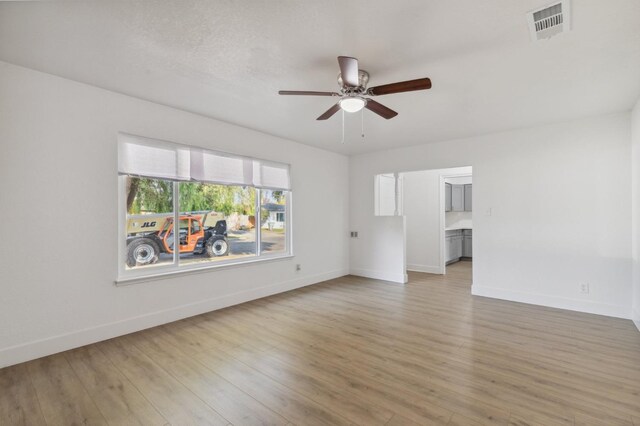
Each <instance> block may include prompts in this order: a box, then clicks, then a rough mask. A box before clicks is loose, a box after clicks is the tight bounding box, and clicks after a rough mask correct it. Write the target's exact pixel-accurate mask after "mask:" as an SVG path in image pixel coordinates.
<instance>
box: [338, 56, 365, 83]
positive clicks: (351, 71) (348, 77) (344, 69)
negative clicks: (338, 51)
mask: <svg viewBox="0 0 640 426" xmlns="http://www.w3.org/2000/svg"><path fill="white" fill-rule="evenodd" d="M338 65H340V74H342V81H343V83H344V85H345V86H348V87H358V86H359V85H360V84H359V82H360V79H359V78H358V60H357V59H356V58H352V57H350V56H338Z"/></svg>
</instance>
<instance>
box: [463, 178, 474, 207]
mask: <svg viewBox="0 0 640 426" xmlns="http://www.w3.org/2000/svg"><path fill="white" fill-rule="evenodd" d="M472 191H473V185H471V184H469V185H465V186H464V211H465V212H470V211H471V203H472V198H473V197H472V196H471V194H472Z"/></svg>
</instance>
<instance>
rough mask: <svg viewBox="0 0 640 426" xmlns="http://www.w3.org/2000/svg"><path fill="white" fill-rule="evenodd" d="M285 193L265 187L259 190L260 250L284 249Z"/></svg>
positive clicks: (264, 251)
mask: <svg viewBox="0 0 640 426" xmlns="http://www.w3.org/2000/svg"><path fill="white" fill-rule="evenodd" d="M286 210H287V203H286V194H285V193H284V191H275V190H269V189H265V190H262V192H261V201H260V218H261V222H262V227H261V238H260V251H261V252H263V253H278V252H284V251H286V240H287V238H286V232H287V229H286V221H285V219H286V215H285V211H286Z"/></svg>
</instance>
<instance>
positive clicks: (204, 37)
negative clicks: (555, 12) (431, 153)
mask: <svg viewBox="0 0 640 426" xmlns="http://www.w3.org/2000/svg"><path fill="white" fill-rule="evenodd" d="M547 3H548V2H547V0H517V1H516V0H511V1H505V0H482V1H478V0H449V1H441V0H440V1H437V0H428V1H427V0H400V1H398V0H395V1H388V0H367V1H364V0H362V1H354V0H351V1H345V0H316V1H311V0H309V1H300V0H284V1H283V0H280V1H269V0H262V1H257V0H254V1H233V0H224V1H223V0H216V1H211V0H210V1H184V0H180V1H178V0H174V1H143V2H140V1H138V2H123V1H101V2H59V1H57V2H2V3H0V59H1V60H4V61H7V62H11V63H15V64H18V65H22V66H26V67H30V68H34V69H36V70H41V71H45V72H49V73H52V74H56V75H60V76H63V77H67V78H70V79H74V80H78V81H81V82H85V83H89V84H93V85H96V86H99V87H103V88H107V89H111V90H115V91H118V92H121V93H125V94H129V95H132V96H137V97H140V98H143V99H148V100H151V101H155V102H159V103H162V104H166V105H171V106H174V107H178V108H182V109H185V110H188V111H193V112H196V113H200V114H204V115H207V116H210V117H214V118H218V119H221V120H225V121H228V122H232V123H236V124H239V125H242V126H245V127H250V128H254V129H258V130H262V131H265V132H267V133H271V134H275V135H278V136H283V137H286V138H290V139H293V140H296V141H299V142H302V143H305V144H310V145H315V146H319V147H322V148H325V149H330V150H334V151H338V152H343V153H349V154H351V153H361V152H367V151H373V150H379V149H384V148H390V147H397V146H406V145H414V144H421V143H425V142H434V141H442V140H448V139H453V138H458V137H464V136H471V135H477V134H485V133H490V132H496V131H501V130H507V129H512V128H519V127H526V126H533V125H537V124H542V123H550V122H557V121H563V120H568V119H573V118H578V117H584V116H591V115H597V114H603V113H610V112H618V111H625V110H628V109H630V108H631V106H632V105H633V103H634V102H635V101H636V100H637V99H638V96H639V95H640V1H638V0H609V1H603V0H573V2H572V24H573V30H572V31H571V32H569V33H565V34H560V35H558V36H556V37H554V38H552V39H551V40H548V41H542V42H537V43H532V42H531V41H530V39H529V33H528V27H527V21H526V18H525V13H526V12H527V11H528V10H531V9H535V8H537V7H540V6H544V5H546V4H547ZM338 55H349V56H355V57H357V58H359V60H360V66H361V68H363V69H366V70H367V71H369V72H370V74H371V81H370V84H369V86H373V85H378V84H385V83H391V82H395V81H401V80H409V79H414V78H419V77H430V78H431V80H432V82H433V88H432V89H431V90H429V91H422V92H413V93H400V94H395V95H387V96H381V97H377V98H376V100H377V101H379V102H381V103H384V104H385V105H387V106H388V107H390V108H392V109H394V110H396V111H398V112H399V115H398V116H397V117H396V118H394V119H391V120H389V121H387V120H384V119H382V118H381V117H378V116H376V115H374V114H372V113H370V112H368V111H367V112H366V113H365V116H364V121H365V123H364V124H365V132H366V138H365V140H364V141H362V140H361V138H360V115H359V114H354V115H347V117H346V118H347V123H346V124H347V126H346V133H347V142H346V143H345V144H344V145H342V144H341V143H340V139H341V128H342V121H341V115H340V114H336V115H335V116H334V117H333V118H332V119H330V120H328V121H324V122H322V121H316V120H315V119H316V117H317V116H319V115H320V114H321V113H322V112H324V111H325V110H326V109H328V108H329V107H330V106H331V105H332V104H333V103H334V102H335V99H332V98H324V97H291V96H289V97H285V96H278V95H277V91H278V90H279V89H290V90H321V91H324V90H329V91H333V90H336V89H337V88H338V87H337V83H336V76H337V73H338V65H337V61H336V56H338ZM212 137H215V135H212Z"/></svg>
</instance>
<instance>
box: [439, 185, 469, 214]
mask: <svg viewBox="0 0 640 426" xmlns="http://www.w3.org/2000/svg"><path fill="white" fill-rule="evenodd" d="M472 191H473V185H472V184H467V185H452V184H450V183H445V184H444V211H445V212H470V211H471V207H472V201H473V197H472V195H471V194H472Z"/></svg>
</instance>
